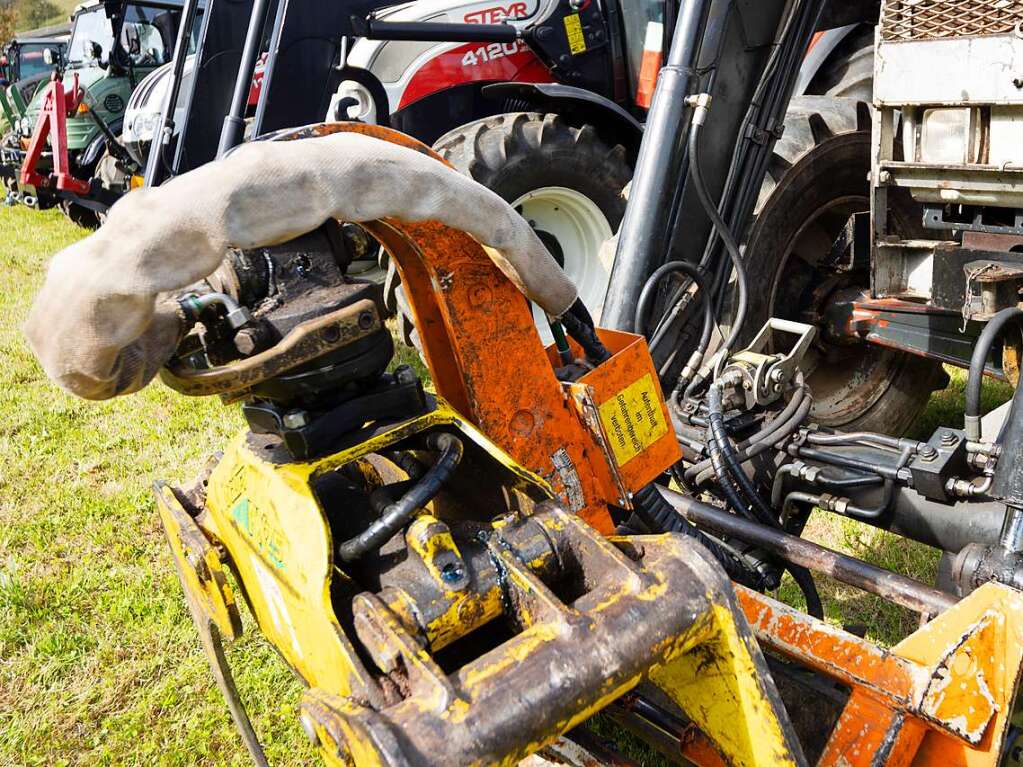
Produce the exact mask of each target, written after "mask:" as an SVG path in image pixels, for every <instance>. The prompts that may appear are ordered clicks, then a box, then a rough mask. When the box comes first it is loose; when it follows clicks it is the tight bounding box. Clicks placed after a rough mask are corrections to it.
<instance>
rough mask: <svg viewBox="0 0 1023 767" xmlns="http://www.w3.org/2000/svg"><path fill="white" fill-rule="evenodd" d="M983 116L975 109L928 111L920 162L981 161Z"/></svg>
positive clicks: (923, 119)
mask: <svg viewBox="0 0 1023 767" xmlns="http://www.w3.org/2000/svg"><path fill="white" fill-rule="evenodd" d="M980 133H981V131H980V115H979V110H976V109H971V108H968V107H967V108H963V109H954V108H938V109H924V110H923V114H922V116H921V119H920V122H919V138H918V141H919V144H918V148H917V152H916V153H915V154H916V159H917V160H918V161H919V162H925V163H930V164H934V165H964V164H969V163H976V162H979V161H980V157H979V153H980V141H979V137H980Z"/></svg>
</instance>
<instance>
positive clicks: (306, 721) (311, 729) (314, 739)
mask: <svg viewBox="0 0 1023 767" xmlns="http://www.w3.org/2000/svg"><path fill="white" fill-rule="evenodd" d="M298 721H299V723H300V724H301V725H302V731H303V732H304V733H305V736H306V737H307V738H308V739H309V742H310V743H312V744H313V746H319V745H320V734H319V733H318V732H316V725H315V724H313V719H312V717H311V716H309V714H307V713H306V712H305V711H303V712H302V713H301V714H300V715H299V717H298Z"/></svg>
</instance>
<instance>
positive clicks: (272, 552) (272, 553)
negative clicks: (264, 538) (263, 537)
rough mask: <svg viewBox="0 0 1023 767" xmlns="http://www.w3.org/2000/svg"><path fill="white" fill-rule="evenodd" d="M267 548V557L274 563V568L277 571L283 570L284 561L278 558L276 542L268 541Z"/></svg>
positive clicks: (278, 550) (278, 551)
mask: <svg viewBox="0 0 1023 767" xmlns="http://www.w3.org/2000/svg"><path fill="white" fill-rule="evenodd" d="M268 548H269V551H268V552H267V555H268V556H269V557H270V561H271V562H273V563H274V566H275V567H276V568H277V569H278V570H283V569H284V568H285V564H284V560H283V559H281V558H280V557H279V556H278V554H279V553H280V549H278V548H277V542H276V541H270V542H269V546H268Z"/></svg>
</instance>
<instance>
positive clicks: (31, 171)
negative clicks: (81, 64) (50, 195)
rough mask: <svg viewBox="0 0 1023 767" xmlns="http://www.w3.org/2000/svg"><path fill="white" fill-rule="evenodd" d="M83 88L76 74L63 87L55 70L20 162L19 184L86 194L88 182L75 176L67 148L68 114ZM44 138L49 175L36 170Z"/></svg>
mask: <svg viewBox="0 0 1023 767" xmlns="http://www.w3.org/2000/svg"><path fill="white" fill-rule="evenodd" d="M84 95H85V94H84V92H83V91H82V89H81V88H80V87H79V86H78V75H77V74H75V75H74V85H73V86H72V87H71V90H70V91H67V90H65V89H64V82H63V80H62V78H61V77H60V75H59V73H57V72H54V73H53V75H52V76H51V78H50V84H49V85H48V86H47V92H46V95H45V96H44V97H43V107H42V109H41V110H40V111H39V116H38V117H37V118H36V127H35V129H34V130H33V132H32V140H31V141H30V142H29V145H28V150H27V151H26V153H25V159H24V161H23V162H22V164H21V173H20V176H19V180H20V181H21V183H22V184H28V185H31V186H35V187H54V186H55V187H56V188H57V189H59V190H61V191H66V192H74V193H75V194H88V192H89V190H90V188H91V187H90V185H89V182H87V181H82V180H80V179H77V178H75V177H74V175H72V173H71V165H70V162H69V160H68V150H67V118H68V117H70V116H71V115H73V114H74V113H75V112H76V111H77V110H78V107H79V105H80V104H81V103H82V97H83V96H84ZM47 139H49V140H50V145H51V148H52V151H53V173H52V174H51V175H49V176H44V175H42V174H40V173H39V172H38V170H37V168H38V166H39V158H40V157H41V156H42V154H43V149H44V148H45V147H46V141H47Z"/></svg>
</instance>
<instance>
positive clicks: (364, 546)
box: [338, 432, 463, 562]
mask: <svg viewBox="0 0 1023 767" xmlns="http://www.w3.org/2000/svg"><path fill="white" fill-rule="evenodd" d="M426 446H427V447H428V448H430V449H431V450H436V451H439V452H440V456H439V457H438V458H437V461H436V463H434V464H433V466H431V467H430V468H429V469H427V471H426V473H425V474H424V475H423V476H422V478H421V479H419V480H416V481H415V484H414V485H412V487H411V489H410V490H409V491H408V492H406V493H405V494H404V495H402V496H401V498H399V499H398V500H397V501H395V502H394V503H390V504H388V505H387V506H386V507H385V508H384V510H383V512H382V513H381V514H380V516H379V517H378V518H377V519H376V520H374V521H373V523H372V524H371V525H370V526H369V527H367V528H366V529H365V530H363V531H362V532H361V533H359V534H358V535H356V536H355V537H353V538H349V539H348V540H347V541H345V542H344V543H342V544H341V545H340V546H338V556H339V557H340V559H341V560H342V561H344V562H355V561H356V560H358V559H361V558H362V557H363V556H365V555H366V554H368V553H369V552H371V551H377V550H378V549H379V548H380V547H381V546H383V545H384V544H385V543H387V541H389V540H390V539H391V538H392V537H393V536H394V534H395V533H397V532H398V531H399V530H401V529H402V528H403V527H404V526H405V525H407V524H408V523H409V521H410V520H411V519H412V517H413V516H414V515H415V513H416V512H417V511H418V510H419V509H421V508H422V507H423V506H424V505H426V504H427V503H429V502H430V501H431V500H432V499H433V498H434V496H436V495H437V493H439V492H440V490H441V488H442V487H444V484H445V483H446V482H447V481H448V479H450V478H451V475H452V474H453V473H454V471H455V469H456V468H457V467H458V464H459V462H460V461H461V460H462V450H463V448H462V441H461V440H460V439H458V437H456V436H455V435H453V434H447V433H443V432H441V433H434V434H431V435H430V436H429V437H427V439H426Z"/></svg>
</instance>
